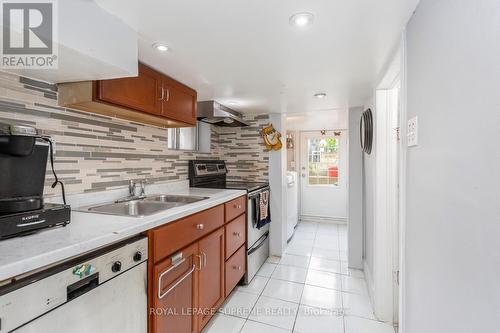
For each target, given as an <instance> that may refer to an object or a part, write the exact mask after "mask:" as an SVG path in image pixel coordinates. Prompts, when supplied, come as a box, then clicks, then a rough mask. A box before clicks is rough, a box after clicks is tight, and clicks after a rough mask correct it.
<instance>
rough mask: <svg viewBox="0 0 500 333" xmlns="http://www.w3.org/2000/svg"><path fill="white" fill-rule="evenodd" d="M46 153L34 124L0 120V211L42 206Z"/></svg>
mask: <svg viewBox="0 0 500 333" xmlns="http://www.w3.org/2000/svg"><path fill="white" fill-rule="evenodd" d="M48 155H49V144H48V143H47V142H45V141H43V140H42V139H40V138H39V136H38V133H37V131H36V129H34V128H33V127H28V126H20V125H17V126H16V125H7V124H0V175H1V177H2V181H1V186H0V214H8V213H18V212H24V211H29V210H35V209H41V208H42V207H43V187H44V184H45V172H46V170H47V158H48Z"/></svg>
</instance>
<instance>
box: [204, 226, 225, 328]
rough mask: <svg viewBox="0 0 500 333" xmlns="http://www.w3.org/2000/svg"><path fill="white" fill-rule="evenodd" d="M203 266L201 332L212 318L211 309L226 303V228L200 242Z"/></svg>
mask: <svg viewBox="0 0 500 333" xmlns="http://www.w3.org/2000/svg"><path fill="white" fill-rule="evenodd" d="M198 245H199V251H200V253H201V256H202V258H203V260H202V261H203V266H202V268H201V269H200V271H199V282H198V297H199V301H198V307H199V309H200V310H201V311H200V314H199V321H198V323H199V330H201V329H202V328H203V327H205V325H206V324H207V323H208V321H209V320H210V318H212V315H213V313H211V309H217V308H218V307H219V306H220V305H221V304H222V302H223V301H224V294H225V293H224V262H225V261H224V228H220V229H218V230H217V231H216V232H214V233H213V234H211V235H209V236H207V237H205V238H203V239H202V240H200V241H199V243H198Z"/></svg>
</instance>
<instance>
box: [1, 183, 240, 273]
mask: <svg viewBox="0 0 500 333" xmlns="http://www.w3.org/2000/svg"><path fill="white" fill-rule="evenodd" d="M168 194H179V195H194V196H205V197H209V199H206V200H202V201H199V202H196V203H192V204H188V205H184V206H181V207H175V208H172V209H169V210H166V211H163V212H160V213H157V214H154V215H150V216H147V217H142V218H133V217H121V216H112V215H102V214H94V213H84V212H76V211H73V212H72V213H71V223H70V224H69V225H67V226H66V227H59V228H54V229H48V230H44V231H41V232H39V233H37V234H33V235H29V236H24V237H17V238H12V239H8V240H4V241H0V281H4V280H7V279H10V278H13V277H15V276H18V275H21V274H25V273H28V272H31V271H34V270H38V269H40V268H42V267H45V266H48V265H52V264H55V263H57V262H60V261H62V260H66V259H69V258H71V257H75V256H78V255H81V254H83V253H86V252H89V251H92V250H95V249H97V248H100V247H103V246H107V245H109V244H112V243H115V242H118V241H121V240H124V239H127V238H129V237H132V236H134V235H137V234H140V233H142V232H144V231H146V230H149V229H152V228H155V227H158V226H160V225H163V224H167V223H169V222H172V221H175V220H178V219H180V218H182V217H185V216H188V215H191V214H194V213H196V212H199V211H202V210H205V209H208V208H211V207H214V206H217V205H219V204H222V203H224V202H226V201H229V200H232V199H235V198H237V197H240V196H242V195H245V194H246V192H245V191H239V190H217V189H198V188H185V189H175V190H170V191H169V192H168ZM93 196H94V197H95V194H94V195H93Z"/></svg>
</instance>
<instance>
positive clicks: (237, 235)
mask: <svg viewBox="0 0 500 333" xmlns="http://www.w3.org/2000/svg"><path fill="white" fill-rule="evenodd" d="M233 235H234V236H236V237H240V236H241V233H239V232H236V231H235V232H233Z"/></svg>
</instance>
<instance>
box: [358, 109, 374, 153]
mask: <svg viewBox="0 0 500 333" xmlns="http://www.w3.org/2000/svg"><path fill="white" fill-rule="evenodd" d="M359 135H360V137H361V148H362V149H363V151H364V152H365V153H367V154H368V155H370V154H371V153H372V145H373V113H372V110H371V109H368V110H366V111H365V112H363V114H362V115H361V124H360V126H359Z"/></svg>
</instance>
